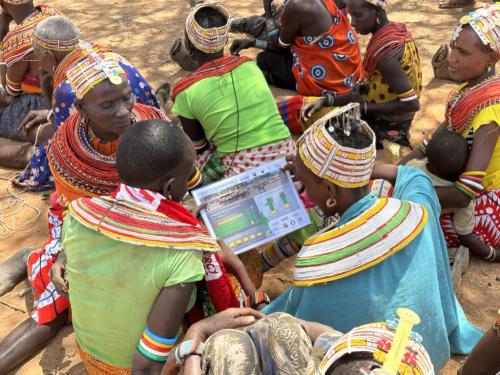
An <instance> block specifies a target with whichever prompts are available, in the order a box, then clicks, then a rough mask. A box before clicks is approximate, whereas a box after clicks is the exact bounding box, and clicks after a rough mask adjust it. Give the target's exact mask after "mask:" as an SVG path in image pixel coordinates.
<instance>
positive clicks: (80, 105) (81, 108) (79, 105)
mask: <svg viewBox="0 0 500 375" xmlns="http://www.w3.org/2000/svg"><path fill="white" fill-rule="evenodd" d="M73 105H74V106H75V108H76V110H77V111H78V112H79V113H80V115H81V116H82V117H83V118H88V117H89V114H88V112H87V108H86V105H85V102H84V101H83V99H76V100H75V101H74V102H73Z"/></svg>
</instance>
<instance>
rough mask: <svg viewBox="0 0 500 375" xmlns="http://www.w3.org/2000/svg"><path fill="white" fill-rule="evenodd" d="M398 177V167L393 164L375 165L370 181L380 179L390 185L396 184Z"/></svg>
mask: <svg viewBox="0 0 500 375" xmlns="http://www.w3.org/2000/svg"><path fill="white" fill-rule="evenodd" d="M397 177H398V166H397V165H393V164H378V165H377V164H376V165H375V167H373V172H372V179H374V180H376V179H381V180H386V181H389V182H390V183H391V184H393V185H394V184H395V183H396V179H397Z"/></svg>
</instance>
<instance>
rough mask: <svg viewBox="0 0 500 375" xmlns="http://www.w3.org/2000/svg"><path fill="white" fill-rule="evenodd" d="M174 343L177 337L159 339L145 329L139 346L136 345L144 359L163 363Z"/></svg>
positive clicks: (159, 337)
mask: <svg viewBox="0 0 500 375" xmlns="http://www.w3.org/2000/svg"><path fill="white" fill-rule="evenodd" d="M176 342H177V337H174V338H171V339H168V338H165V337H161V336H158V335H155V334H154V333H153V332H151V330H150V329H149V328H148V327H146V328H144V332H143V333H142V337H141V340H140V341H139V345H137V350H138V351H139V353H141V354H142V355H143V356H144V357H146V358H149V359H152V360H153V361H156V362H165V361H166V360H167V359H168V355H169V354H170V351H171V350H172V348H173V347H174V346H175V344H176Z"/></svg>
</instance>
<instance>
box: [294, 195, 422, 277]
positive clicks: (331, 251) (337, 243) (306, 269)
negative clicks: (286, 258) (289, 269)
mask: <svg viewBox="0 0 500 375" xmlns="http://www.w3.org/2000/svg"><path fill="white" fill-rule="evenodd" d="M426 222H427V211H426V209H425V207H424V206H422V205H419V204H416V203H413V202H405V201H400V200H398V199H393V198H380V199H378V200H377V201H376V203H375V204H374V205H373V206H372V207H370V208H369V209H368V210H366V211H365V212H364V213H363V214H361V215H360V216H358V217H357V218H355V219H353V220H351V221H349V222H347V223H346V224H344V225H341V226H339V227H337V228H334V229H330V228H326V229H325V230H324V231H323V232H322V233H319V234H317V235H315V236H313V237H311V238H309V239H308V240H307V241H305V242H304V246H303V247H302V250H301V251H300V252H299V254H298V255H297V259H296V260H295V271H294V275H293V279H294V280H293V282H294V284H295V285H297V286H312V285H317V284H323V283H326V282H330V281H334V280H339V279H342V278H344V277H348V276H351V275H354V274H356V273H358V272H361V271H363V270H365V269H368V268H370V267H373V266H375V265H377V264H379V263H381V262H382V261H384V260H385V259H387V258H389V257H390V256H391V255H393V254H395V253H397V252H398V251H400V250H402V249H403V248H404V247H405V246H407V245H408V244H409V243H411V241H413V240H414V239H415V238H416V237H417V236H418V235H419V234H420V232H422V230H423V228H424V226H425V223H426Z"/></svg>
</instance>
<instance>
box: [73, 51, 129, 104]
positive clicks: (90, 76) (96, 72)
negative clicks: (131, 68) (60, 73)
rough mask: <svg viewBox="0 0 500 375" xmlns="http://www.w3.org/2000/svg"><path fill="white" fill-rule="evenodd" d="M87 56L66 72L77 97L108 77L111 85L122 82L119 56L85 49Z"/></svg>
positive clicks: (81, 96)
mask: <svg viewBox="0 0 500 375" xmlns="http://www.w3.org/2000/svg"><path fill="white" fill-rule="evenodd" d="M87 53H88V55H87V57H86V58H85V59H84V60H83V61H81V62H80V63H78V64H77V65H75V66H74V67H72V68H71V69H69V70H68V71H67V73H66V76H67V78H68V81H69V83H70V85H71V88H72V89H73V92H74V93H75V95H76V97H77V98H78V99H82V98H83V97H84V96H85V95H86V94H87V93H88V92H89V91H90V90H91V89H92V88H93V87H95V86H96V85H98V84H99V83H101V82H102V81H104V80H106V79H109V81H110V82H111V83H112V84H113V85H119V84H121V83H122V82H123V79H122V76H124V75H125V71H124V70H123V69H122V67H121V66H120V64H119V61H120V56H118V55H117V54H115V53H112V52H107V53H100V54H97V53H95V52H94V51H92V50H91V51H87Z"/></svg>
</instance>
